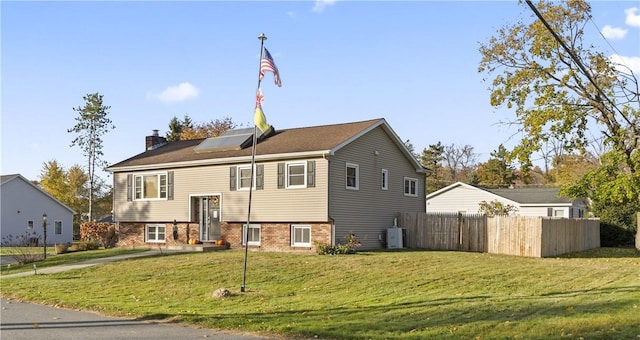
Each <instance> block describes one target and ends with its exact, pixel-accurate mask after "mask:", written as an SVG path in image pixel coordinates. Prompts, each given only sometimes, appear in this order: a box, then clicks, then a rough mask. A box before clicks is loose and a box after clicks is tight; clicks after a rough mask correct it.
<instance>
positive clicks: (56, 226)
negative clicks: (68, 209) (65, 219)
mask: <svg viewBox="0 0 640 340" xmlns="http://www.w3.org/2000/svg"><path fill="white" fill-rule="evenodd" d="M53 233H54V234H56V235H62V221H55V222H53Z"/></svg>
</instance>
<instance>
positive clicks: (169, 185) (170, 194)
mask: <svg viewBox="0 0 640 340" xmlns="http://www.w3.org/2000/svg"><path fill="white" fill-rule="evenodd" d="M167 199H168V200H173V171H169V172H167Z"/></svg>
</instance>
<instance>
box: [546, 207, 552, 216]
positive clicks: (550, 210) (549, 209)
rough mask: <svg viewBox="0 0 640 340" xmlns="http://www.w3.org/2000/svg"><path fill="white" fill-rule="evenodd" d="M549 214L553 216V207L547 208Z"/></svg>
mask: <svg viewBox="0 0 640 340" xmlns="http://www.w3.org/2000/svg"><path fill="white" fill-rule="evenodd" d="M547 216H553V208H547Z"/></svg>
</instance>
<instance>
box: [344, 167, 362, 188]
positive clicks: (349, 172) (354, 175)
mask: <svg viewBox="0 0 640 340" xmlns="http://www.w3.org/2000/svg"><path fill="white" fill-rule="evenodd" d="M359 187H360V168H359V166H358V164H353V163H347V167H346V188H347V189H353V190H358V188H359Z"/></svg>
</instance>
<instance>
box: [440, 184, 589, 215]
mask: <svg viewBox="0 0 640 340" xmlns="http://www.w3.org/2000/svg"><path fill="white" fill-rule="evenodd" d="M559 191H560V189H559V188H516V189H486V188H479V187H475V186H472V185H469V184H465V183H461V182H457V183H454V184H451V185H449V186H447V187H444V188H442V189H440V190H438V191H435V192H433V193H430V194H429V195H427V212H454V213H468V214H475V213H478V208H479V204H480V202H482V201H486V202H488V203H490V202H491V201H494V200H498V201H500V202H502V203H503V204H505V205H512V206H514V207H516V208H517V211H516V212H515V213H513V214H514V215H519V216H553V217H569V218H581V217H584V210H585V204H584V201H582V200H571V199H569V198H566V197H561V196H559Z"/></svg>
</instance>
